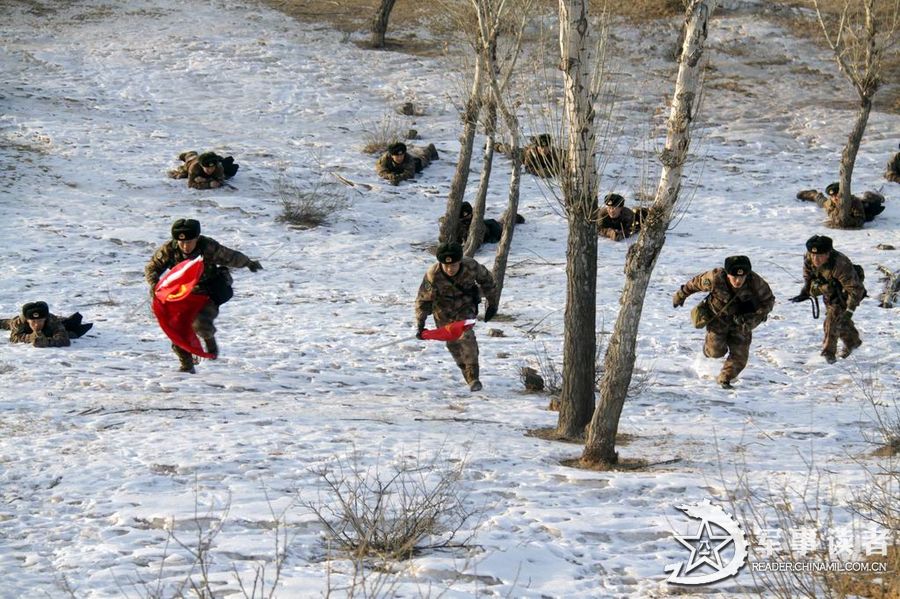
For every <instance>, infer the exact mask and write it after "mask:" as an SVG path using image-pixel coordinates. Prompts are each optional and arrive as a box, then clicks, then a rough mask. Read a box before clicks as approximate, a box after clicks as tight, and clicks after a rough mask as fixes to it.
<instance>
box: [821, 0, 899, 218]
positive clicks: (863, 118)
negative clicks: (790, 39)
mask: <svg viewBox="0 0 900 599" xmlns="http://www.w3.org/2000/svg"><path fill="white" fill-rule="evenodd" d="M813 5H814V6H815V7H816V15H817V16H818V18H819V25H821V27H822V32H823V33H824V34H825V40H826V41H827V42H828V45H829V46H830V47H831V49H832V51H833V52H834V58H835V60H836V61H837V64H838V68H839V69H840V71H841V72H842V73H843V74H844V76H845V77H846V78H847V79H848V80H849V81H850V83H851V84H852V85H853V88H854V89H855V90H856V94H857V95H858V96H859V107H858V109H857V112H856V122H855V123H854V124H853V129H852V130H851V131H850V136H849V137H848V138H847V144H846V145H845V146H844V151H843V152H841V169H840V174H841V176H840V179H841V198H840V208H841V210H840V214H839V216H838V218H837V220H836V221H834V222H832V225H834V226H835V227H838V228H847V227H849V226H850V205H851V190H850V182H851V180H852V179H853V167H854V165H855V164H856V154H857V152H859V145H860V143H861V142H862V137H863V134H864V133H865V131H866V125H867V124H868V122H869V113H870V112H871V110H872V97H873V96H874V95H875V92H877V91H878V88H879V87H881V84H882V77H883V75H884V56H885V54H886V53H887V51H888V50H889V49H890V48H891V47H892V46H893V45H894V43H896V41H897V39H896V33H897V25H898V19H900V2H898V1H897V0H844V1H843V8H842V10H841V11H840V16H839V18H838V19H837V23H836V24H835V25H834V26H833V28H832V27H829V25H828V24H827V23H826V18H825V17H823V15H822V11H821V10H820V6H819V0H813Z"/></svg>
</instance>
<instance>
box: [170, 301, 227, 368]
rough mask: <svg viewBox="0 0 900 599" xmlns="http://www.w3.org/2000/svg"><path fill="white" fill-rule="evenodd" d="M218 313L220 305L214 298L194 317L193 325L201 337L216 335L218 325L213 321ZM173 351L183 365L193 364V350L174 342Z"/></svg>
mask: <svg viewBox="0 0 900 599" xmlns="http://www.w3.org/2000/svg"><path fill="white" fill-rule="evenodd" d="M218 315H219V306H218V305H217V304H216V302H214V301H212V300H209V301H208V302H206V305H205V306H203V308H201V310H200V312H198V313H197V316H196V317H195V318H194V322H193V324H192V325H191V326H192V328H193V329H194V332H195V333H197V336H198V337H200V338H201V339H209V338H211V337H213V336H215V334H216V325H215V324H213V321H214V320H215V319H216V316H218ZM172 351H173V352H175V355H176V356H178V361H179V362H180V363H181V365H182V366H183V367H188V366H190V365H191V364H193V361H194V357H193V356H192V355H191V352H189V351H187V350H184V349H181V348H180V347H178V346H177V345H175V344H174V343H173V344H172Z"/></svg>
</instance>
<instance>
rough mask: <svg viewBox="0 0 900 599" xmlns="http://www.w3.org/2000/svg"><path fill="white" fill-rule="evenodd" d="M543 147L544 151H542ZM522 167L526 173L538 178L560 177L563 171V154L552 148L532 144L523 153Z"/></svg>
mask: <svg viewBox="0 0 900 599" xmlns="http://www.w3.org/2000/svg"><path fill="white" fill-rule="evenodd" d="M541 147H543V148H544V150H541V149H540V148H541ZM522 166H523V167H524V168H525V172H527V173H529V174H531V175H534V176H536V177H542V178H544V179H550V178H553V177H558V176H559V174H560V172H561V171H562V170H563V160H562V152H561V151H560V150H558V149H556V148H553V147H550V146H541V145H539V144H537V143H530V144H528V145H527V146H525V150H524V151H523V154H522Z"/></svg>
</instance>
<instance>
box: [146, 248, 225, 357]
mask: <svg viewBox="0 0 900 599" xmlns="http://www.w3.org/2000/svg"><path fill="white" fill-rule="evenodd" d="M202 275H203V256H197V257H196V258H194V259H193V260H184V261H182V262H179V263H178V264H176V265H175V266H173V267H172V268H171V269H169V272H167V273H166V274H165V275H164V276H163V277H162V278H161V279H160V280H159V283H157V284H156V289H155V290H154V291H153V306H152V308H153V314H155V315H156V320H157V321H158V322H159V326H160V328H162V330H163V332H164V333H165V334H166V336H167V337H168V338H169V339H171V340H172V343H174V344H175V345H177V346H178V347H180V348H181V349H183V350H185V351H189V352H191V353H192V354H194V355H197V356H200V357H201V358H215V356H214V355H213V354H210V353H208V352H206V351H205V350H204V349H203V346H202V345H201V344H200V339H199V338H198V337H197V334H196V333H195V332H194V327H193V324H194V319H195V318H196V317H197V314H199V313H200V310H202V309H203V306H205V305H206V302H208V301H210V299H209V296H207V295H201V294H199V293H191V291H193V290H194V287H195V286H196V285H197V281H199V280H200V277H201V276H202Z"/></svg>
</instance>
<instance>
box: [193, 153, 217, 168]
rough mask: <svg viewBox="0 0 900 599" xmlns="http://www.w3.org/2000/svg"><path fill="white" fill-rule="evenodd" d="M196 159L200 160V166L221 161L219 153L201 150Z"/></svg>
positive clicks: (207, 165)
mask: <svg viewBox="0 0 900 599" xmlns="http://www.w3.org/2000/svg"><path fill="white" fill-rule="evenodd" d="M197 160H198V161H199V162H200V166H206V167H210V166H216V165H218V164H219V162H221V160H220V159H219V155H218V154H216V153H215V152H203V153H202V154H200V156H199V157H198V158H197Z"/></svg>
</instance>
